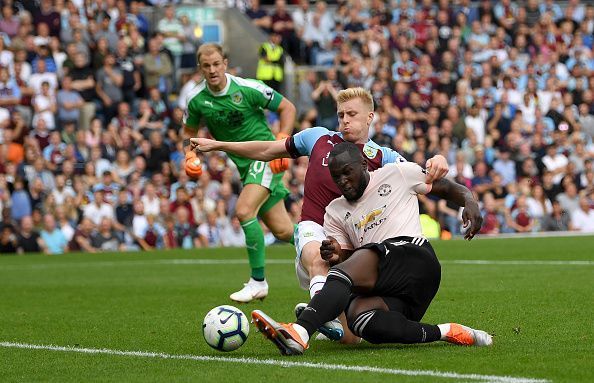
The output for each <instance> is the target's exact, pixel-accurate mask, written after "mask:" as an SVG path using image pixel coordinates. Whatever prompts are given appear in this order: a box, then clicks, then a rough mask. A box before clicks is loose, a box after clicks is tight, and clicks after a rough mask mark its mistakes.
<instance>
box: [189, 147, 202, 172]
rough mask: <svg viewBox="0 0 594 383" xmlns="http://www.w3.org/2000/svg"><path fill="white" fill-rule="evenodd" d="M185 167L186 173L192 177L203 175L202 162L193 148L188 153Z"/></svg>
mask: <svg viewBox="0 0 594 383" xmlns="http://www.w3.org/2000/svg"><path fill="white" fill-rule="evenodd" d="M185 169H186V174H187V175H188V176H189V177H190V178H192V179H196V178H199V177H200V176H201V175H202V162H201V161H200V158H198V156H197V155H196V152H194V151H193V150H190V151H188V152H187V153H186V162H185Z"/></svg>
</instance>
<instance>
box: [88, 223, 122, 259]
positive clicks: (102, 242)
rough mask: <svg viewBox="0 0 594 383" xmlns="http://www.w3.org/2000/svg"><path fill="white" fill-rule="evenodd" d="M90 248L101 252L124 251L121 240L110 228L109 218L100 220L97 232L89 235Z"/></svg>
mask: <svg viewBox="0 0 594 383" xmlns="http://www.w3.org/2000/svg"><path fill="white" fill-rule="evenodd" d="M91 246H93V247H94V248H96V249H99V250H101V251H123V250H124V249H125V246H124V244H123V240H122V238H120V236H119V234H118V233H117V232H116V231H115V230H114V229H113V227H112V220H111V218H108V217H104V218H102V219H101V222H100V223H99V227H98V228H97V231H96V232H95V233H93V234H92V235H91Z"/></svg>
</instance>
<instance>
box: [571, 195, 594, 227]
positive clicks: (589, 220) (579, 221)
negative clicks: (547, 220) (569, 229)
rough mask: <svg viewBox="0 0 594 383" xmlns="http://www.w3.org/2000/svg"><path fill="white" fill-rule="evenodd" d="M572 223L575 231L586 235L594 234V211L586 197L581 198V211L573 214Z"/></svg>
mask: <svg viewBox="0 0 594 383" xmlns="http://www.w3.org/2000/svg"><path fill="white" fill-rule="evenodd" d="M571 223H572V225H573V228H574V229H575V230H578V231H581V232H584V233H594V209H592V208H590V203H589V201H588V198H587V197H586V196H582V197H580V202H579V209H577V210H575V211H574V212H573V213H572V214H571Z"/></svg>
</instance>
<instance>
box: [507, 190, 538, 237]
mask: <svg viewBox="0 0 594 383" xmlns="http://www.w3.org/2000/svg"><path fill="white" fill-rule="evenodd" d="M507 224H508V226H509V227H511V228H512V229H514V230H515V231H516V232H518V233H528V232H531V231H532V230H533V229H534V227H535V220H534V217H533V216H532V215H531V214H530V211H529V210H528V203H527V202H526V196H524V195H520V196H519V197H518V199H517V200H516V208H515V209H514V210H512V212H511V214H510V216H509V219H508V220H507Z"/></svg>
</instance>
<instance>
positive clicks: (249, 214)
mask: <svg viewBox="0 0 594 383" xmlns="http://www.w3.org/2000/svg"><path fill="white" fill-rule="evenodd" d="M235 215H236V216H237V218H238V219H239V222H245V221H249V220H250V219H252V218H255V217H256V213H255V212H254V209H252V207H251V206H246V205H244V206H239V205H238V206H237V207H236V208H235Z"/></svg>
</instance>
